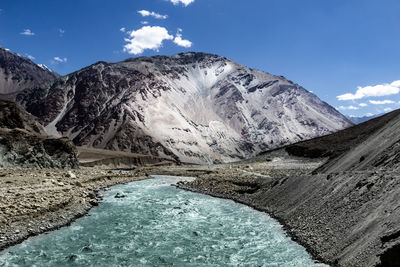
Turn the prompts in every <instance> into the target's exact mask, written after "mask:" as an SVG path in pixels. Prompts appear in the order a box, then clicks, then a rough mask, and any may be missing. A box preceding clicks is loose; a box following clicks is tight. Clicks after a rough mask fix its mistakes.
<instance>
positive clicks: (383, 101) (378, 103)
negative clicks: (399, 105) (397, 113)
mask: <svg viewBox="0 0 400 267" xmlns="http://www.w3.org/2000/svg"><path fill="white" fill-rule="evenodd" d="M369 103H371V104H372V105H386V104H394V101H392V100H381V101H379V100H377V101H376V100H370V101H369Z"/></svg>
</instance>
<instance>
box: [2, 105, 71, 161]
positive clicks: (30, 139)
mask: <svg viewBox="0 0 400 267" xmlns="http://www.w3.org/2000/svg"><path fill="white" fill-rule="evenodd" d="M78 166H79V165H78V159H77V152H76V148H75V146H74V145H73V144H72V143H71V141H70V140H67V139H65V138H62V139H55V138H52V137H49V136H47V135H46V133H45V131H44V129H43V126H41V125H40V124H39V123H37V122H36V121H35V118H33V116H32V115H30V114H28V113H26V112H25V111H23V110H21V109H19V108H18V107H17V105H16V104H15V103H13V102H9V101H4V100H0V167H17V168H22V167H25V168H77V167H78Z"/></svg>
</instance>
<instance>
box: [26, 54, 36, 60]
mask: <svg viewBox="0 0 400 267" xmlns="http://www.w3.org/2000/svg"><path fill="white" fill-rule="evenodd" d="M25 55H26V57H27V58H29V59H30V60H34V59H35V57H34V56H32V55H29V54H25Z"/></svg>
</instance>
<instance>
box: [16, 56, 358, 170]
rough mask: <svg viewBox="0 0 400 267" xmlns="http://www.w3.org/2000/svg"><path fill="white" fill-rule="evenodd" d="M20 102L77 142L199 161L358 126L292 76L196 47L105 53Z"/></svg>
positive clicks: (234, 156) (217, 159) (234, 157)
mask: <svg viewBox="0 0 400 267" xmlns="http://www.w3.org/2000/svg"><path fill="white" fill-rule="evenodd" d="M17 102H18V103H19V104H21V105H22V106H24V107H25V108H26V109H27V110H28V112H30V113H32V114H34V115H35V116H37V117H38V118H39V119H40V121H41V122H42V123H43V124H44V125H45V126H46V129H47V130H48V131H49V132H50V133H53V134H60V135H62V136H66V137H69V138H71V139H72V140H73V141H74V143H75V144H77V145H82V146H87V147H95V148H102V149H103V148H105V149H111V150H121V151H129V152H134V153H147V154H151V155H154V156H164V157H165V158H169V159H175V160H180V161H185V162H192V163H218V162H227V161H234V160H238V159H243V158H248V157H251V156H253V155H255V154H257V153H259V152H261V151H263V150H267V149H269V148H273V147H278V146H281V145H284V144H288V143H292V142H296V141H300V140H304V139H308V138H312V137H315V136H319V135H322V134H328V133H331V132H333V131H337V130H339V129H343V128H345V127H348V126H350V125H351V123H350V122H349V121H348V120H347V119H346V118H345V117H344V116H343V115H342V114H340V113H339V112H337V111H336V110H335V109H334V108H333V107H331V106H329V105H328V104H327V103H325V102H323V101H321V100H320V99H318V98H317V97H316V96H315V95H314V94H312V93H310V92H309V91H307V90H306V89H304V88H302V87H301V86H299V85H297V84H295V83H293V82H291V81H289V80H287V79H286V78H284V77H283V76H276V75H272V74H269V73H266V72H262V71H258V70H254V69H251V68H248V67H245V66H243V65H240V64H239V63H236V62H234V61H232V60H230V59H227V58H225V57H220V56H217V55H212V54H207V53H194V52H188V53H181V54H176V55H173V56H154V57H138V58H128V59H126V60H124V61H121V62H115V63H107V62H104V61H99V62H97V63H95V64H92V65H90V66H88V67H85V68H83V69H81V70H79V71H76V72H73V73H71V74H68V75H66V76H63V77H61V78H59V79H57V80H56V81H54V82H53V83H52V84H50V85H44V86H41V87H40V86H39V87H35V88H33V89H29V90H25V91H24V92H22V93H21V94H19V95H18V97H17Z"/></svg>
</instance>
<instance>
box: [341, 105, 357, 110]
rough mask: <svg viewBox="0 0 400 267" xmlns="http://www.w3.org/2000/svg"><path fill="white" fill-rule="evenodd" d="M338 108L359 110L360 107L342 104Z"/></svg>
mask: <svg viewBox="0 0 400 267" xmlns="http://www.w3.org/2000/svg"><path fill="white" fill-rule="evenodd" d="M336 109H337V110H358V109H359V108H358V107H355V106H340V107H337V108H336Z"/></svg>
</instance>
